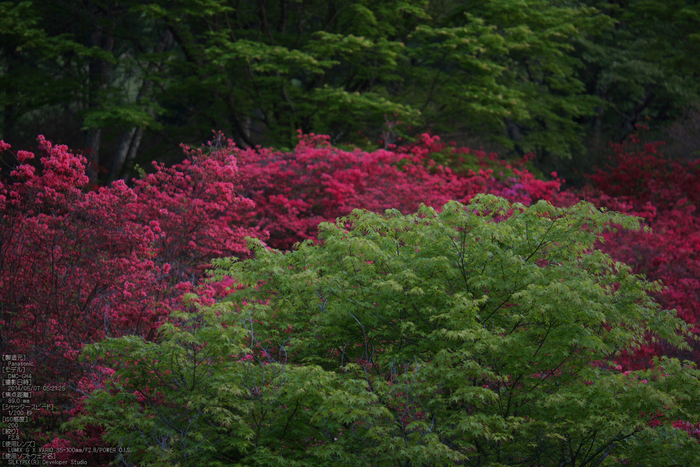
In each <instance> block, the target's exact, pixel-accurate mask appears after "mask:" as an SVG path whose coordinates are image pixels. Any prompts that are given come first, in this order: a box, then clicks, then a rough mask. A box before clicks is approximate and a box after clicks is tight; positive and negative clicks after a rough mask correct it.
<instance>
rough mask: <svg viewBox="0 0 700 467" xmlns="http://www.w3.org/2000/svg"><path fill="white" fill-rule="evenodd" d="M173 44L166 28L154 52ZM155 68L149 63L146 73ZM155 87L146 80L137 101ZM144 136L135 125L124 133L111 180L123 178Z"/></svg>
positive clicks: (115, 157) (163, 49) (110, 172)
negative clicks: (125, 168) (127, 163)
mask: <svg viewBox="0 0 700 467" xmlns="http://www.w3.org/2000/svg"><path fill="white" fill-rule="evenodd" d="M172 45H173V35H172V33H171V32H170V31H169V30H167V29H166V30H165V31H164V32H163V35H162V37H161V40H160V42H159V43H158V45H156V46H155V48H154V49H153V53H162V52H163V51H165V50H167V49H170V48H171V47H172ZM154 68H155V64H154V63H153V62H151V63H149V64H148V66H147V67H146V73H150V72H152V71H153V69H154ZM152 88H153V81H151V80H146V81H144V82H143V84H142V85H141V89H139V93H138V95H137V96H136V101H137V102H138V101H139V100H141V99H143V98H144V97H145V96H147V95H148V93H149V92H150V91H151V89H152ZM149 113H150V115H151V117H153V115H154V113H153V109H152V108H151V109H149ZM142 136H143V128H141V127H136V126H133V127H131V128H130V129H128V130H127V131H126V132H124V134H123V135H122V139H121V141H120V142H119V148H118V149H117V153H116V154H115V155H114V159H113V160H112V167H111V169H110V171H109V176H108V177H107V179H108V181H109V182H113V181H115V180H117V179H119V178H121V176H122V173H124V167H125V163H126V162H127V161H133V159H134V158H135V157H136V152H137V151H138V148H139V145H140V144H141V137H142Z"/></svg>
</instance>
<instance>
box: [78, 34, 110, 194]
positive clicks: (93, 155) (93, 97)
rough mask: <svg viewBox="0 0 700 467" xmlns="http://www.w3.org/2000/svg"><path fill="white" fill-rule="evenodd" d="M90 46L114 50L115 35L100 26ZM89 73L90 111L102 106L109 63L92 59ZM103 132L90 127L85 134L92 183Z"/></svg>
mask: <svg viewBox="0 0 700 467" xmlns="http://www.w3.org/2000/svg"><path fill="white" fill-rule="evenodd" d="M90 46H92V47H99V48H101V49H103V50H104V51H106V52H112V50H113V49H114V37H113V36H111V35H109V36H105V34H104V31H103V30H102V28H101V27H100V26H98V27H97V28H96V29H95V30H93V32H92V34H91V35H90ZM88 74H89V83H88V86H89V91H88V109H89V111H95V110H98V109H99V108H100V107H101V103H100V93H101V92H102V91H104V90H105V89H106V88H107V80H108V77H109V75H108V74H109V63H107V62H105V61H104V60H100V59H96V58H93V59H91V60H90V61H89V62H88ZM101 133H102V129H101V128H88V130H87V134H86V135H85V150H84V155H85V157H86V158H87V160H88V166H87V175H88V177H89V178H90V183H97V177H98V173H99V170H100V136H101Z"/></svg>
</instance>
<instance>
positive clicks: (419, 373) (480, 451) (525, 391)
mask: <svg viewBox="0 0 700 467" xmlns="http://www.w3.org/2000/svg"><path fill="white" fill-rule="evenodd" d="M321 228H322V232H323V234H322V239H323V241H322V243H321V244H319V245H314V244H312V243H311V242H304V243H302V244H300V245H298V248H297V249H295V250H294V251H291V252H286V253H281V252H279V251H275V250H270V249H268V248H267V247H266V246H265V245H264V244H262V243H261V242H260V241H258V240H251V241H250V242H251V247H252V248H253V249H254V251H255V259H252V260H246V261H238V260H236V259H222V260H218V261H217V262H216V263H215V266H216V269H215V275H216V276H217V277H219V278H222V277H223V276H232V277H234V278H235V280H236V281H239V282H242V283H244V284H246V285H247V286H248V287H246V288H244V289H243V290H238V291H236V292H235V293H232V294H231V295H229V296H228V298H227V299H226V300H224V301H222V302H220V303H218V304H216V305H214V306H213V307H202V308H201V309H199V310H197V311H193V312H190V313H179V314H176V315H175V319H176V320H177V322H178V323H179V324H177V325H175V324H171V325H167V326H166V327H164V328H163V332H162V338H161V339H160V341H159V342H158V343H146V342H144V341H142V340H139V339H135V338H122V339H113V340H109V341H106V342H103V343H100V344H95V345H92V346H89V347H88V349H89V350H88V354H89V355H91V356H93V358H101V359H107V360H109V361H111V363H112V364H113V365H115V366H114V368H115V369H117V373H116V374H115V377H114V378H113V379H112V381H111V382H110V385H108V386H107V387H105V389H104V390H101V391H98V392H97V393H96V394H94V395H93V396H91V397H90V398H89V399H88V401H87V409H86V413H90V414H91V415H90V416H89V417H87V416H86V417H83V421H87V422H92V423H102V424H104V426H105V427H106V428H107V432H108V434H109V437H110V438H109V439H110V440H111V441H113V442H115V443H118V444H120V445H123V446H131V447H132V456H134V457H133V458H132V461H136V462H150V463H154V465H159V464H157V463H158V462H161V464H160V465H166V464H165V462H169V463H171V465H175V463H179V464H180V465H182V466H184V465H280V464H284V465H386V466H394V465H397V466H398V465H412V466H414V465H415V466H418V465H425V466H433V465H474V466H476V465H480V466H483V465H489V466H503V465H533V466H535V465H537V466H540V465H620V464H627V463H632V465H694V460H696V459H697V458H698V456H699V455H700V445H698V444H697V443H696V442H695V441H694V440H692V439H691V438H690V437H689V435H688V433H687V432H685V431H683V430H677V429H674V428H672V426H671V423H672V422H673V421H675V420H679V419H682V420H687V421H691V422H697V421H698V418H699V417H700V411H699V410H698V409H699V408H698V405H697V401H698V400H699V398H700V379H699V377H700V373H699V372H698V371H697V370H696V369H695V368H694V367H692V366H690V365H688V364H684V363H681V362H679V361H677V360H671V359H666V360H660V361H657V362H656V366H655V367H654V368H653V369H650V370H645V371H636V372H624V373H623V372H621V371H619V369H618V368H617V366H616V364H615V363H614V361H613V359H614V358H615V356H616V355H618V353H619V352H621V351H622V350H629V351H634V349H635V348H636V347H638V346H639V345H642V344H643V343H644V342H646V341H647V340H648V339H664V340H666V341H667V342H668V343H669V344H671V345H676V346H683V345H684V342H685V340H684V339H685V337H686V336H687V333H688V329H687V325H685V324H684V323H683V322H682V321H681V320H679V319H678V318H677V317H676V316H675V313H674V312H673V311H669V310H661V309H660V307H659V306H658V305H657V304H656V303H655V302H654V301H653V300H652V299H651V298H650V297H649V295H648V293H649V292H651V291H655V290H658V288H659V287H660V285H659V284H656V283H649V282H647V281H645V280H644V279H643V278H642V277H639V276H635V275H633V274H631V273H630V269H629V268H628V267H627V266H625V265H624V264H620V263H616V262H614V261H612V260H611V259H610V257H609V256H607V255H605V254H603V253H602V252H600V251H599V250H595V249H594V245H595V242H596V241H598V240H600V238H601V235H600V234H601V233H602V232H603V231H604V230H605V229H611V228H625V229H638V228H639V222H638V220H637V219H635V218H630V217H626V216H623V215H619V214H615V213H607V212H601V211H599V210H597V209H596V208H594V207H593V206H592V205H590V204H588V203H580V204H578V205H576V206H573V207H569V208H557V207H553V206H552V205H550V204H548V203H546V202H544V201H541V202H539V203H537V204H535V205H533V206H531V207H524V206H522V205H519V204H509V203H508V202H507V201H505V200H503V199H500V198H496V197H494V196H490V195H480V196H478V197H476V198H475V199H474V200H473V201H472V202H471V203H470V204H469V205H466V206H465V205H462V204H460V203H457V202H450V203H448V204H447V205H445V206H444V208H443V209H442V210H441V211H440V212H438V211H436V210H434V209H432V208H428V207H425V206H422V207H421V208H420V210H419V212H418V213H416V214H414V215H409V216H405V215H402V214H401V213H399V212H398V211H393V210H389V211H387V212H386V213H385V214H384V215H379V214H374V213H370V212H366V211H360V210H356V211H353V213H352V214H351V215H350V216H348V217H346V218H340V219H338V220H337V222H336V223H335V224H331V223H326V224H323V225H322V227H321ZM246 355H252V356H253V357H252V359H250V357H246ZM137 359H138V360H139V364H138V365H135V364H131V363H130V364H129V366H128V367H127V366H124V364H125V363H126V362H127V361H129V362H132V361H133V360H137ZM120 362H121V365H119V363H120ZM146 387H150V388H152V389H151V391H154V392H153V393H149V394H148V395H146V394H145V393H146V392H147V391H146V390H145V388H146ZM134 391H136V393H135V392H134ZM156 394H162V397H161V399H159V400H156ZM140 396H143V397H141V398H140ZM144 397H145V398H144Z"/></svg>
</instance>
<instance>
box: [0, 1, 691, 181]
mask: <svg viewBox="0 0 700 467" xmlns="http://www.w3.org/2000/svg"><path fill="white" fill-rule="evenodd" d="M699 8H700V7H699V6H698V5H697V2H693V1H686V0H669V1H661V0H630V1H627V0H625V1H610V2H608V1H598V0H587V1H580V2H570V1H553V0H518V1H516V0H489V1H464V0H454V1H451V0H433V1H428V0H418V1H415V0H411V1H404V0H386V1H381V2H372V1H364V0H363V1H354V0H347V1H335V0H330V1H325V0H324V1H308V0H304V1H301V0H293V1H291V0H274V1H273V0H259V1H254V0H236V1H232V0H231V1H223V0H176V1H170V0H168V1H75V0H67V1H63V0H47V1H32V2H27V1H16V2H0V37H1V39H2V40H1V41H0V47H1V49H0V108H1V109H2V112H1V114H0V138H2V139H4V140H5V141H12V142H13V143H14V144H15V145H16V146H17V147H25V148H28V147H32V146H34V145H35V141H36V140H35V138H36V135H37V134H40V133H41V134H44V135H45V136H46V137H47V138H48V139H50V140H52V141H56V142H60V143H64V144H68V145H69V146H70V147H71V148H75V149H78V150H81V151H82V153H83V154H84V155H85V156H86V157H88V159H89V160H90V170H91V171H92V173H91V177H92V178H93V179H95V180H98V181H100V182H105V181H108V180H115V179H117V178H120V177H128V176H129V175H133V167H134V165H135V164H140V165H142V166H149V164H150V161H151V160H160V161H171V162H174V161H177V160H179V158H180V159H181V152H180V151H179V149H178V145H179V144H180V143H186V144H201V143H202V142H204V141H208V140H210V139H211V137H212V133H211V132H212V129H215V130H217V131H223V132H224V133H225V134H226V135H228V136H230V137H232V138H233V139H234V141H235V142H236V143H237V144H238V145H239V147H244V148H245V147H247V146H255V145H257V144H260V145H263V146H265V147H275V148H280V149H282V148H287V149H289V148H292V147H294V145H295V144H296V131H297V130H298V129H301V130H302V131H303V132H304V133H311V132H314V133H317V134H328V135H330V136H331V142H332V143H333V144H341V145H342V144H356V145H361V146H363V147H365V148H367V149H370V148H372V147H373V146H374V147H376V146H375V145H376V144H377V142H378V141H379V144H380V145H385V144H388V143H397V142H399V139H398V138H403V139H402V141H405V140H406V139H409V140H410V139H411V138H413V139H414V140H415V137H416V136H417V135H420V134H421V133H423V132H424V131H426V130H428V129H430V130H432V131H433V132H435V133H436V134H439V135H441V136H442V138H443V140H445V141H456V142H457V143H458V144H459V145H465V146H469V147H474V148H478V147H484V148H485V149H486V150H487V151H494V150H495V151H498V153H499V154H500V155H501V156H503V157H510V156H513V155H520V156H522V155H524V154H526V153H528V152H530V151H533V152H534V153H535V154H536V163H537V164H538V166H540V167H541V168H543V170H544V171H545V172H546V173H549V172H550V171H552V170H557V171H558V172H559V173H560V174H563V175H564V176H565V177H566V178H567V179H568V180H569V181H570V182H578V183H581V178H580V176H578V175H576V173H577V172H576V169H583V170H584V171H590V170H591V169H592V167H593V164H595V163H598V164H600V163H601V155H602V154H604V153H605V152H606V148H607V143H608V142H609V141H614V142H622V141H624V140H625V138H627V137H628V136H629V135H630V134H632V133H633V132H634V128H635V124H637V123H648V124H650V127H651V131H652V133H651V135H650V137H651V138H652V139H655V140H664V141H666V142H667V143H668V146H667V147H666V152H667V153H668V154H669V155H672V156H678V157H686V158H688V157H692V155H693V152H694V151H697V143H698V134H699V132H698V124H699V123H698V121H699V120H698V119H699V118H700V117H698V109H697V102H698V92H699V89H700V88H699V84H700V75H699V67H700V65H699V64H698V63H699V62H698V60H697V56H698V52H699V50H698V49H699V48H700V44H699V41H700V39H699V38H698V36H697V30H698V28H697V24H698V15H699V14H700V13H699ZM380 140H381V141H380Z"/></svg>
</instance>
